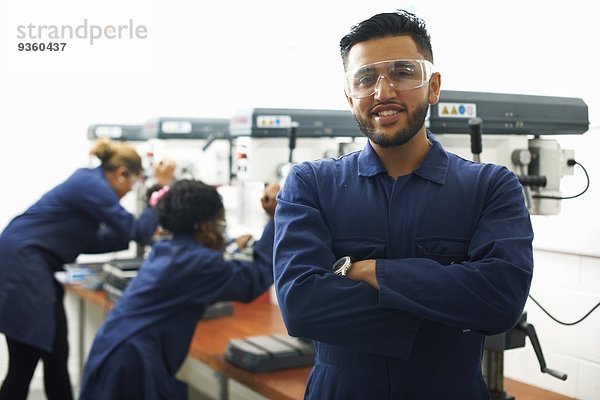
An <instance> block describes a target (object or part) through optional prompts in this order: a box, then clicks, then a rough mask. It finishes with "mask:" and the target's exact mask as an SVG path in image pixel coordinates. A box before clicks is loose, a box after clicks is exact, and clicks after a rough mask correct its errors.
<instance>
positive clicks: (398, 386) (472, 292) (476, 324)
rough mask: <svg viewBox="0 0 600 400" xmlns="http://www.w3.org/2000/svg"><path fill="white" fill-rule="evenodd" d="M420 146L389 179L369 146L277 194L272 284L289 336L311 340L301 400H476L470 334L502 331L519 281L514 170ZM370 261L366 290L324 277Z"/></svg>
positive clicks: (320, 166)
mask: <svg viewBox="0 0 600 400" xmlns="http://www.w3.org/2000/svg"><path fill="white" fill-rule="evenodd" d="M428 137H429V139H430V140H431V142H432V147H431V148H430V150H429V152H428V154H427V156H426V157H425V159H424V161H423V163H422V164H421V166H420V167H419V168H418V169H417V170H415V171H414V172H413V173H411V174H409V175H406V176H402V177H400V178H398V179H396V180H394V179H392V178H391V177H390V176H389V175H388V174H387V172H386V170H385V168H384V167H383V165H382V164H381V162H380V161H379V158H378V157H377V155H376V153H375V152H374V150H373V148H372V147H371V145H370V144H369V143H367V145H366V146H365V148H364V149H363V150H362V151H358V152H354V153H351V154H349V155H346V156H343V157H341V158H339V159H326V160H320V161H315V162H306V163H302V164H300V165H296V166H295V167H294V168H293V169H292V171H291V173H290V174H289V175H288V177H287V179H286V182H285V184H284V186H283V188H282V190H281V191H280V193H279V196H278V207H277V211H276V219H275V221H276V232H275V250H274V274H275V287H276V291H277V296H278V300H279V304H280V306H281V311H282V314H283V318H284V321H285V324H286V326H287V329H288V331H289V333H290V334H291V335H292V336H298V337H304V338H311V339H314V340H315V342H316V343H315V345H316V351H317V355H316V360H315V365H314V368H313V369H312V371H311V375H310V378H309V381H308V384H307V388H306V392H305V396H306V398H307V399H345V400H347V399H488V398H489V394H488V392H487V388H486V386H485V383H484V380H483V377H482V373H481V357H482V351H483V346H484V334H496V333H499V332H504V331H506V330H508V329H510V328H511V327H513V326H514V325H515V324H516V322H517V320H518V318H519V317H520V315H521V312H522V310H523V307H524V304H525V301H526V299H527V294H528V291H529V286H530V282H531V277H532V271H533V254H532V240H533V231H532V227H531V222H530V218H529V213H528V211H527V208H526V206H525V202H524V196H523V193H522V188H521V185H520V184H519V181H518V179H517V177H516V176H515V174H514V173H512V172H511V171H509V170H508V169H507V168H505V167H502V166H497V165H492V164H478V163H473V162H471V161H467V160H465V159H462V158H460V157H458V156H456V155H454V154H451V153H447V152H446V151H445V150H444V149H443V148H442V146H441V144H440V143H439V141H437V139H436V138H435V137H434V136H433V135H432V134H431V133H429V132H428ZM346 255H350V256H353V257H355V258H357V259H376V276H377V281H378V283H379V287H380V288H379V290H376V289H374V288H373V287H372V286H370V285H368V284H367V283H365V282H357V281H354V280H352V279H349V278H346V277H342V276H338V275H334V274H333V273H332V265H333V263H334V262H335V260H336V259H338V258H340V257H342V256H346Z"/></svg>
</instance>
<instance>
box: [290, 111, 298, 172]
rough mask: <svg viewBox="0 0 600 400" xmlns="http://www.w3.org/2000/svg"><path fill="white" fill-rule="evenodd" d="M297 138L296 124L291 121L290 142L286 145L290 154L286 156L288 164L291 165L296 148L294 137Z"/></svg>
mask: <svg viewBox="0 0 600 400" xmlns="http://www.w3.org/2000/svg"><path fill="white" fill-rule="evenodd" d="M297 136H298V123H297V122H295V121H292V126H291V128H290V141H289V144H288V148H289V149H290V153H289V156H288V163H290V164H291V163H292V155H293V153H294V149H295V148H296V137H297Z"/></svg>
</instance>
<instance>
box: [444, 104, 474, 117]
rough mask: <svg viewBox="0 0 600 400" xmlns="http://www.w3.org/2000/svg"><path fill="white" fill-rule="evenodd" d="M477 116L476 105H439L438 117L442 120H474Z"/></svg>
mask: <svg viewBox="0 0 600 400" xmlns="http://www.w3.org/2000/svg"><path fill="white" fill-rule="evenodd" d="M476 116H477V105H476V104H475V103H439V104H438V117H441V118H473V117H476Z"/></svg>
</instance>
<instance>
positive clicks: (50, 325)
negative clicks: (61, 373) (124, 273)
mask: <svg viewBox="0 0 600 400" xmlns="http://www.w3.org/2000/svg"><path fill="white" fill-rule="evenodd" d="M157 224H158V217H157V215H156V211H155V210H154V209H152V208H146V209H145V210H144V211H143V213H142V215H141V216H140V217H139V219H137V220H136V218H135V217H134V216H133V215H132V214H130V213H129V212H127V210H125V209H124V208H123V207H122V206H121V205H120V203H119V198H118V197H117V195H116V193H115V191H114V190H113V189H112V188H111V186H110V185H109V183H108V181H107V180H106V178H105V176H104V173H103V171H102V169H101V168H100V167H98V168H94V169H88V168H82V169H78V170H77V171H75V172H74V173H73V175H71V176H70V177H69V178H68V179H67V180H66V181H65V182H63V183H61V184H59V185H58V186H56V187H55V188H54V189H52V190H50V191H49V192H48V193H46V194H45V195H44V196H42V198H41V199H40V200H38V201H37V202H36V203H35V204H33V205H32V206H31V207H30V208H29V209H28V210H27V211H25V212H24V213H23V214H21V215H19V216H18V217H16V218H14V219H13V220H12V221H11V222H10V223H9V224H8V226H7V227H6V229H4V231H3V232H2V234H1V235H0V332H2V333H4V334H5V335H6V336H7V337H9V338H11V339H13V340H16V341H19V342H22V343H25V344H27V345H29V346H33V347H36V348H39V349H41V350H44V351H47V352H52V344H53V343H54V335H55V320H54V315H55V313H54V308H55V306H54V303H55V302H56V301H62V297H61V296H59V295H57V293H56V290H57V289H56V281H55V279H54V272H55V271H59V270H61V269H62V267H63V265H64V264H66V263H71V262H73V261H75V259H76V258H77V256H79V254H81V253H90V254H93V253H106V252H111V251H117V250H123V249H126V248H127V247H128V246H129V242H130V241H131V240H136V241H138V242H142V243H149V242H150V240H151V238H152V235H153V234H154V231H155V229H156V226H157ZM60 306H61V307H62V305H60Z"/></svg>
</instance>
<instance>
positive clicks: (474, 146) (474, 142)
mask: <svg viewBox="0 0 600 400" xmlns="http://www.w3.org/2000/svg"><path fill="white" fill-rule="evenodd" d="M482 122H483V121H482V120H481V118H478V117H475V118H471V119H470V120H469V131H470V134H471V153H472V154H473V160H474V161H476V162H479V155H480V154H481V150H482V145H481V123H482Z"/></svg>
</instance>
